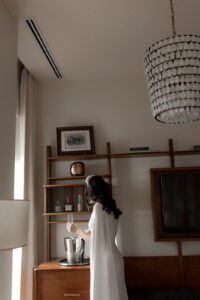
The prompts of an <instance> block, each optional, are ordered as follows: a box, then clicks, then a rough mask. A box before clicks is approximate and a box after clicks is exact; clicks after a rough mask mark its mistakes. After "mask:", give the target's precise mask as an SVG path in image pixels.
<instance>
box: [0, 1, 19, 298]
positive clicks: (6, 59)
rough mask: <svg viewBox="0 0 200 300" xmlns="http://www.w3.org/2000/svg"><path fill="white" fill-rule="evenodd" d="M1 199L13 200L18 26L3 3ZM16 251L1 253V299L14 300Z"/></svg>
mask: <svg viewBox="0 0 200 300" xmlns="http://www.w3.org/2000/svg"><path fill="white" fill-rule="evenodd" d="M0 41H1V47H0V66H1V68H0V103H1V109H0V137H1V155H0V168H1V172H0V199H2V198H4V197H5V198H13V180H14V150H15V115H16V99H17V88H16V87H17V25H16V23H15V22H14V21H13V19H12V18H11V16H10V15H9V13H8V11H7V9H6V8H5V7H4V5H3V4H2V2H1V1H0ZM11 269H12V251H2V252H0V299H2V300H10V299H11V278H12V276H11Z"/></svg>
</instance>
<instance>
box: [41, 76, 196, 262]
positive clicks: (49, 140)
mask: <svg viewBox="0 0 200 300" xmlns="http://www.w3.org/2000/svg"><path fill="white" fill-rule="evenodd" d="M38 111H39V123H38V162H39V164H40V165H41V169H39V170H38V201H39V211H38V215H40V221H39V222H40V225H41V226H42V222H43V218H42V208H43V194H42V184H44V183H45V171H46V169H45V147H46V145H47V144H49V145H52V147H53V150H54V154H56V127H64V126H79V125H93V126H94V129H95V143H96V152H97V153H105V151H106V142H107V141H110V142H111V151H112V153H120V152H128V150H129V147H133V146H149V147H150V149H151V150H152V151H154V150H155V151H156V150H168V139H169V138H172V139H174V147H175V150H188V149H191V148H192V146H193V145H195V144H200V140H199V125H200V123H199V122H196V123H191V124H185V125H164V124H161V123H158V122H157V121H154V120H153V118H152V115H151V111H150V105H149V102H148V97H147V93H146V86H145V81H144V76H143V74H138V76H136V77H135V79H124V80H119V79H116V80H107V81H103V80H101V81H100V80H99V81H98V80H94V81H92V80H90V81H73V82H69V83H64V82H63V83H62V82H60V83H59V82H58V83H57V84H49V85H48V84H44V85H41V86H40V88H39V109H38ZM185 165H200V157H199V156H193V157H191V156H190V157H189V156H188V157H179V158H178V159H176V166H185ZM169 166H170V165H169V158H168V157H159V158H129V159H116V160H113V161H112V168H113V185H114V187H113V197H114V198H115V199H116V200H117V203H118V206H119V207H120V208H121V209H122V210H123V216H122V218H121V223H120V230H119V246H120V248H121V250H122V252H123V255H129V256H140V255H141V256H142V255H146V256H148V255H176V254H177V249H176V244H175V243H158V242H154V237H153V222H152V210H151V198H150V176H149V168H152V167H169ZM65 167H66V165H65ZM96 167H98V166H97V165H96ZM86 168H87V173H92V172H93V170H94V168H93V167H92V166H91V165H90V164H89V163H87V164H86ZM65 172H67V167H66V171H65ZM53 226H54V227H52V228H53V236H54V235H55V231H57V240H56V239H55V241H57V242H56V243H54V245H53V253H54V254H58V255H61V254H63V253H64V252H63V236H64V235H65V232H64V227H63V225H59V226H57V227H56V225H53ZM55 228H57V229H55ZM39 241H40V246H41V247H40V249H39V253H40V255H39V257H40V259H41V260H42V258H43V253H44V252H43V251H44V247H43V245H42V243H43V237H42V236H41V235H40V236H39ZM58 243H59V244H58ZM55 245H56V246H55ZM183 248H184V249H183V250H184V254H186V253H188V254H189V253H191V254H200V243H198V242H193V243H185V244H184V247H183Z"/></svg>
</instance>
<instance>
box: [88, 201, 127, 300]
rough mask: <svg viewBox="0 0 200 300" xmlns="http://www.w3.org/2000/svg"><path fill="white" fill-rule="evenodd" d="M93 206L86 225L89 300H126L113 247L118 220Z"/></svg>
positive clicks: (118, 256)
mask: <svg viewBox="0 0 200 300" xmlns="http://www.w3.org/2000/svg"><path fill="white" fill-rule="evenodd" d="M102 208H103V206H102V204H100V203H98V202H96V204H95V205H94V208H93V213H92V215H91V219H90V222H89V229H90V231H91V238H90V272H91V282H90V288H91V300H102V299H104V300H127V299H128V297H127V293H126V287H125V283H124V265H123V258H122V256H121V254H120V252H119V250H118V248H117V246H116V244H115V236H116V234H117V227H118V219H115V218H114V214H113V213H112V212H111V213H110V214H109V213H107V212H106V211H105V210H103V209H102Z"/></svg>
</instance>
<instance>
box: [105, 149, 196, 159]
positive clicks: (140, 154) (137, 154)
mask: <svg viewBox="0 0 200 300" xmlns="http://www.w3.org/2000/svg"><path fill="white" fill-rule="evenodd" d="M170 153H171V152H170V151H156V152H151V151H145V152H131V153H116V154H111V158H129V157H148V156H169V155H170ZM173 154H174V155H180V156H181V155H194V154H200V151H192V150H191V151H174V152H173Z"/></svg>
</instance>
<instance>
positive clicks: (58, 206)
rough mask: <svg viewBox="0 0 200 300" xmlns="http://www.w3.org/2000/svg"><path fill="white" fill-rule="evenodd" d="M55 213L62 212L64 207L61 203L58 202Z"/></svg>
mask: <svg viewBox="0 0 200 300" xmlns="http://www.w3.org/2000/svg"><path fill="white" fill-rule="evenodd" d="M55 212H56V213H59V212H62V206H61V205H60V201H56V205H55Z"/></svg>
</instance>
